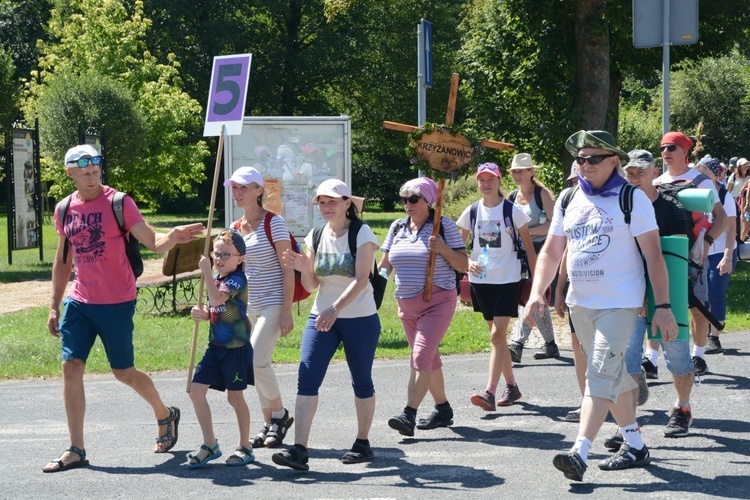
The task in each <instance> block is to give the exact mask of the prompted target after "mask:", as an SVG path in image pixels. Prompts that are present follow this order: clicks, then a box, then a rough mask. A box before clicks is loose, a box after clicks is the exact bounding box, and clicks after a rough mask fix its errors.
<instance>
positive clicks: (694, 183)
mask: <svg viewBox="0 0 750 500" xmlns="http://www.w3.org/2000/svg"><path fill="white" fill-rule="evenodd" d="M706 180H710V179H709V178H708V177H706V176H705V175H704V174H698V175H697V176H696V177H695V179H692V180H678V181H676V182H665V183H663V184H655V185H654V187H655V188H656V190H657V191H659V194H661V195H662V196H664V197H665V198H667V199H677V193H679V192H680V191H682V190H683V189H690V188H693V189H694V188H697V187H698V184H700V183H701V182H703V181H706ZM683 208H684V206H683ZM685 211H686V212H687V214H688V217H687V221H688V235H687V236H688V245H689V247H688V248H692V246H693V243H695V238H696V236H697V235H696V233H697V231H696V229H695V226H696V224H703V225H704V226H708V222H707V221H708V219H707V217H706V214H704V213H702V212H693V211H690V210H688V209H685ZM704 221H705V222H704ZM709 228H710V226H708V227H706V232H708V229H709Z"/></svg>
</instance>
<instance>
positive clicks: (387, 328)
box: [0, 212, 750, 380]
mask: <svg viewBox="0 0 750 500" xmlns="http://www.w3.org/2000/svg"><path fill="white" fill-rule="evenodd" d="M399 217H402V213H400V212H396V213H370V212H367V213H365V217H364V219H365V221H366V222H367V223H368V224H369V225H370V227H372V229H373V231H374V232H375V234H376V235H377V236H378V239H379V240H380V241H381V242H382V241H383V240H384V239H385V236H386V233H387V231H388V228H389V226H390V224H391V222H393V221H394V220H395V219H397V218H399ZM148 219H149V222H151V224H153V225H154V226H157V227H170V226H172V225H174V224H181V223H185V222H190V221H196V220H201V219H200V217H199V216H195V217H191V216H185V217H182V216H180V217H179V218H177V217H175V216H169V215H168V216H153V215H148ZM4 222H5V220H4V219H0V230H4V225H3V224H4ZM49 229H51V227H47V226H45V228H44V231H45V252H44V257H45V259H44V260H45V262H43V263H41V264H39V263H38V257H39V252H38V250H34V251H30V250H27V251H24V252H16V253H15V254H14V263H13V268H14V269H13V271H8V270H7V269H8V266H7V265H4V266H3V268H2V271H0V281H25V280H30V279H35V278H49V275H50V269H51V266H50V261H51V259H52V256H53V252H54V243H50V242H54V241H55V240H54V239H53V238H49V239H48V238H47V232H48V230H49ZM52 233H54V229H52ZM52 236H53V237H54V234H52ZM6 243H7V242H5V241H4V242H3V244H6ZM48 245H49V246H50V249H49V251H48V250H47V246H48ZM5 251H7V249H6V250H5ZM32 252H33V253H32ZM17 256H19V257H18V258H17ZM20 256H23V257H20ZM45 265H46V268H45V267H44V266H45ZM45 269H46V271H45ZM10 278H14V279H10ZM19 293H22V290H21V291H20V292H19ZM727 302H728V307H729V311H730V312H729V313H728V318H727V325H728V326H727V331H746V330H750V311H749V310H748V307H747V304H748V303H750V264H747V263H738V264H737V269H736V270H735V273H734V275H733V276H732V280H731V281H730V285H729V290H728V292H727ZM312 303H313V298H312V297H310V298H308V299H307V300H305V301H302V302H301V303H300V315H299V316H298V315H297V307H296V305H295V308H294V321H295V328H294V331H293V332H292V333H290V334H289V335H288V336H287V337H285V338H282V339H281V340H280V341H279V343H278V346H277V348H276V351H275V352H274V361H275V362H276V363H295V362H298V361H299V350H300V341H301V333H302V328H303V327H304V325H305V323H306V321H307V317H308V315H309V313H310V308H311V307H312ZM378 312H379V315H380V321H381V326H382V332H381V336H380V342H379V346H378V350H377V353H376V356H377V357H378V358H390V359H406V358H408V356H409V350H408V346H407V343H406V338H405V337H404V334H403V329H402V327H401V322H400V321H399V319H398V312H397V306H396V300H395V298H394V296H393V283H392V282H389V283H388V288H387V290H386V293H385V298H384V299H383V304H382V306H381V308H380V310H379V311H378ZM46 323H47V309H46V308H35V309H31V310H28V311H24V312H20V313H13V314H2V315H0V380H4V379H25V378H30V377H44V378H48V377H59V376H60V342H59V340H58V339H56V338H54V337H52V336H50V335H49V333H48V332H47V327H46ZM194 329H195V322H194V321H193V320H192V319H190V317H189V316H186V315H184V314H182V315H180V314H178V315H172V314H165V315H159V316H155V315H154V316H152V315H141V314H136V317H135V334H134V343H135V353H136V366H138V367H139V368H141V369H143V370H146V371H161V370H187V367H188V364H189V361H190V346H191V343H192V339H193V331H194ZM207 335H208V324H207V323H206V322H201V323H200V328H199V337H198V338H199V341H198V349H197V351H196V359H197V360H199V359H200V357H201V355H202V352H203V349H204V345H205V343H206V339H207ZM489 349H490V342H489V334H488V331H487V326H486V324H485V322H484V321H483V320H482V318H481V315H479V314H475V313H473V312H472V311H471V310H470V309H469V308H466V307H458V309H457V310H456V314H455V315H454V317H453V322H452V323H451V327H450V329H449V330H448V333H447V334H446V336H445V338H444V339H443V342H442V344H441V347H440V351H441V353H443V354H446V355H450V354H468V353H476V352H487V351H488V350H489ZM335 359H339V360H340V359H343V350H341V349H340V350H339V351H338V352H337V353H336V356H335ZM87 371H88V372H90V373H103V372H107V371H109V366H108V364H107V360H106V357H105V355H104V349H103V347H102V345H101V343H100V342H97V343H96V345H95V347H94V350H93V351H92V353H91V357H90V358H89V361H88V366H87Z"/></svg>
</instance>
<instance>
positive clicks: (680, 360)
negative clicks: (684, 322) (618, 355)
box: [625, 316, 693, 377]
mask: <svg viewBox="0 0 750 500" xmlns="http://www.w3.org/2000/svg"><path fill="white" fill-rule="evenodd" d="M645 336H646V318H643V317H641V316H638V319H637V320H636V321H635V327H633V333H632V335H631V336H630V340H629V341H628V348H627V350H626V351H625V364H626V365H627V369H628V373H630V374H631V375H635V374H637V373H641V362H642V360H643V340H644V338H645ZM661 348H662V351H664V360H665V361H666V362H667V370H669V372H670V373H671V374H672V375H676V376H678V377H679V376H681V375H687V374H688V373H690V372H691V371H692V370H693V358H692V357H691V356H690V342H689V341H687V340H674V341H672V342H661Z"/></svg>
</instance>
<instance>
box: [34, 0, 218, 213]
mask: <svg viewBox="0 0 750 500" xmlns="http://www.w3.org/2000/svg"><path fill="white" fill-rule="evenodd" d="M58 6H59V7H60V8H59V9H54V10H53V11H52V16H51V19H50V23H49V31H50V37H51V40H50V41H49V42H46V43H41V44H40V51H41V54H42V55H41V57H40V61H39V66H40V71H39V72H38V73H34V74H32V77H33V80H32V81H31V82H30V85H29V88H28V92H27V100H26V103H25V111H26V116H35V115H36V114H37V113H38V112H39V103H40V101H42V100H43V99H44V98H45V94H46V92H47V91H48V90H49V88H50V87H51V86H52V84H53V81H54V80H55V79H56V78H58V77H60V76H61V75H65V76H66V77H72V78H76V77H77V78H79V79H81V80H82V82H87V81H92V80H94V79H97V78H100V77H103V78H105V79H107V78H108V79H110V80H114V81H116V82H118V83H119V84H121V85H122V86H124V87H121V88H120V89H119V90H117V91H116V92H119V93H121V90H122V88H126V89H128V91H129V92H130V94H131V95H132V96H133V99H134V101H135V104H136V106H137V108H138V112H137V113H136V114H134V115H133V116H136V115H138V116H142V117H143V121H142V123H143V125H144V133H143V141H142V142H141V143H140V144H139V145H138V150H137V151H135V152H134V151H133V150H132V149H131V148H125V147H123V148H118V147H117V146H116V143H117V142H118V141H127V140H128V139H127V138H125V137H123V134H126V133H127V131H126V130H118V129H117V128H116V126H112V127H110V124H109V123H107V124H106V125H107V134H108V144H109V145H110V151H111V154H110V155H108V167H109V172H110V173H111V174H112V175H113V176H114V178H115V179H118V180H119V181H120V182H121V185H122V186H126V187H127V188H128V189H130V190H132V192H133V193H134V194H136V195H137V196H138V198H139V199H140V200H141V201H144V202H146V203H148V204H150V205H151V206H155V205H156V203H157V201H156V200H157V198H156V197H157V195H176V194H177V193H180V192H190V191H191V190H192V184H193V183H194V182H195V181H199V180H201V179H203V164H202V160H203V158H205V157H206V156H207V155H208V149H207V147H206V144H205V143H204V142H203V141H202V140H197V137H196V136H197V133H196V131H197V130H199V127H200V124H201V123H202V110H201V106H200V104H198V102H197V101H195V100H194V99H192V98H190V96H188V95H187V94H186V93H185V92H183V91H182V89H181V86H182V81H181V79H180V77H179V74H178V67H179V63H178V62H177V60H176V59H175V58H174V57H173V56H167V62H166V63H164V64H160V63H158V62H157V60H156V58H155V57H154V56H152V55H151V53H150V52H149V51H148V49H147V46H146V34H147V32H148V28H149V26H150V21H149V20H148V19H147V18H146V17H145V16H144V12H143V3H142V2H141V1H140V0H135V1H134V2H133V5H132V12H131V13H128V11H127V10H126V9H125V7H124V6H123V4H122V3H121V2H119V1H117V0H58ZM63 81H64V80H63ZM61 85H62V84H61ZM83 101H84V99H82V100H81V102H83ZM50 102H59V104H60V105H62V104H63V102H61V101H50ZM58 111H61V110H58ZM59 116H60V115H59V113H56V112H54V111H50V112H47V113H45V115H44V116H41V115H40V129H41V130H52V125H51V123H50V122H45V123H43V122H42V120H43V119H44V120H49V119H54V118H55V117H59ZM76 118H77V117H76ZM71 120H72V118H70V119H68V121H66V123H71ZM89 125H90V124H89V123H84V126H89ZM40 135H41V137H40V142H41V149H42V151H43V152H44V153H45V156H46V157H47V158H46V160H45V168H46V169H47V170H48V169H50V168H52V165H59V163H60V162H61V161H62V153H64V149H48V143H47V137H46V136H45V135H44V134H41V131H40ZM59 147H60V146H59V145H55V144H54V143H53V142H50V144H49V148H59ZM126 150H127V151H128V155H124V154H121V153H120V152H121V151H122V152H124V151H126ZM55 168H57V167H55Z"/></svg>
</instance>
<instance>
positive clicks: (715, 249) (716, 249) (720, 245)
mask: <svg viewBox="0 0 750 500" xmlns="http://www.w3.org/2000/svg"><path fill="white" fill-rule="evenodd" d="M722 206H723V207H724V211H725V212H726V213H727V217H737V205H736V204H735V203H734V198H732V193H731V192H729V191H727V194H726V195H724V201H723V202H722ZM712 217H713V216H709V221H711V222H713V220H712ZM729 224H735V221H730V220H729V219H727V225H729ZM736 246H737V241H736V240H735V241H732V251H734V248H735V247H736ZM726 248H727V229H726V227H725V228H724V230H723V231H722V232H721V235H719V237H718V238H716V239H715V240H714V242H713V244H712V245H711V247H710V248H709V249H708V255H714V254H717V253H724V250H726Z"/></svg>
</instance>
